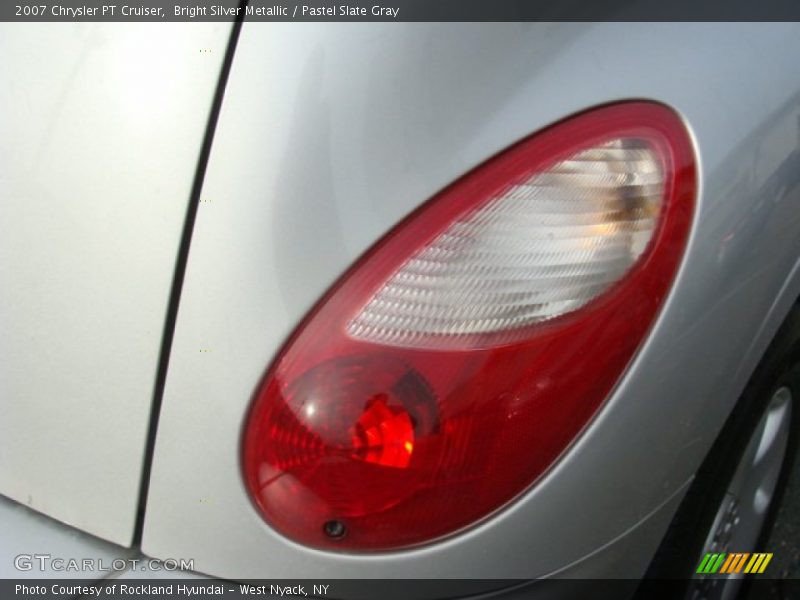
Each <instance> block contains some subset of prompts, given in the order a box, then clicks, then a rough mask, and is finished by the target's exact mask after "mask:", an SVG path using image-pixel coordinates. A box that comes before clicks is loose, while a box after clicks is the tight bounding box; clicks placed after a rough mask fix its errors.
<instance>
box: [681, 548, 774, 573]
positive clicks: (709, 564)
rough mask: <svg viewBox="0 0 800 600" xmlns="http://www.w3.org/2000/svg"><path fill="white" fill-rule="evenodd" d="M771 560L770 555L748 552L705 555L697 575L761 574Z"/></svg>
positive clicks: (710, 553)
mask: <svg viewBox="0 0 800 600" xmlns="http://www.w3.org/2000/svg"><path fill="white" fill-rule="evenodd" d="M771 560H772V553H771V552H770V553H765V552H756V553H754V554H750V553H748V552H734V553H730V554H728V553H724V552H723V553H712V552H709V553H707V554H706V555H705V556H704V557H703V560H701V561H700V565H699V566H698V567H697V573H699V574H701V575H712V574H714V573H719V574H727V575H730V574H733V573H763V572H764V570H765V569H766V568H767V565H768V564H769V561H771Z"/></svg>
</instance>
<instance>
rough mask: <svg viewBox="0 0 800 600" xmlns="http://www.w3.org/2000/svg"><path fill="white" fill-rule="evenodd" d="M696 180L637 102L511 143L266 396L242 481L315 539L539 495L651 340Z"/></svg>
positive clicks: (327, 541)
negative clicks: (539, 485)
mask: <svg viewBox="0 0 800 600" xmlns="http://www.w3.org/2000/svg"><path fill="white" fill-rule="evenodd" d="M695 187H696V184H695V167H694V158H693V152H692V147H691V143H690V141H689V138H688V135H687V133H686V130H685V128H684V126H683V124H682V123H681V121H680V119H679V118H678V117H677V116H676V115H675V114H674V113H673V112H672V111H671V110H669V109H667V108H665V107H663V106H661V105H658V104H651V103H646V102H630V103H621V104H616V105H613V106H608V107H603V108H598V109H596V110H593V111H590V112H586V113H583V114H581V115H578V116H576V117H573V118H571V119H569V120H566V121H563V122H561V123H559V124H557V125H554V126H552V127H550V128H548V129H546V130H544V131H542V132H540V133H538V134H535V135H533V136H531V137H529V138H527V139H525V140H523V141H522V142H519V143H518V144H516V145H514V146H512V147H510V148H509V149H507V150H505V151H504V152H502V153H501V154H499V155H497V156H496V157H494V158H492V159H491V160H489V161H488V162H486V163H484V164H483V165H480V166H479V167H477V168H476V169H474V170H473V171H472V172H470V173H468V174H467V175H466V176H464V177H463V178H461V179H460V180H458V181H457V182H456V183H454V184H453V185H451V186H450V187H448V188H447V189H445V190H444V191H443V192H441V193H440V194H438V195H437V196H435V197H434V198H433V199H431V200H430V201H429V202H427V203H426V204H424V205H423V206H422V207H421V208H420V209H418V210H417V211H415V212H414V213H412V214H411V215H410V216H409V217H407V218H406V219H405V220H404V221H403V222H402V223H400V224H399V225H398V226H397V227H395V228H394V229H393V230H392V231H391V232H390V233H389V234H387V235H386V236H385V237H384V238H383V239H382V240H381V241H380V242H378V243H377V244H376V245H375V246H374V247H373V248H372V249H371V250H369V251H368V252H367V253H366V254H365V255H364V256H363V257H362V258H361V259H360V260H359V261H358V262H357V263H356V264H355V265H354V266H353V267H352V268H351V269H350V270H349V271H348V272H347V273H346V274H345V275H344V276H343V277H342V278H341V279H340V280H339V282H338V283H337V284H336V285H335V286H334V287H333V288H332V289H331V290H330V291H329V292H328V294H327V295H326V296H325V297H324V298H323V299H322V300H321V301H320V302H319V303H318V304H317V306H316V307H315V308H314V309H313V311H312V312H311V313H310V314H309V315H308V317H307V318H306V319H305V321H304V322H303V323H302V324H301V325H300V327H299V328H298V329H297V330H296V331H295V333H294V334H293V336H292V337H291V338H290V340H289V341H288V343H287V344H286V345H285V347H284V348H283V350H282V351H281V353H280V354H279V356H278V358H277V359H276V360H275V362H274V363H273V364H272V366H271V367H270V369H269V370H268V372H267V374H266V376H265V378H264V380H263V382H262V383H261V385H260V387H259V388H258V390H257V393H256V396H255V399H254V402H253V406H252V408H251V410H250V413H249V415H248V417H247V422H246V426H245V432H244V441H243V452H244V475H245V479H246V483H247V487H248V489H249V491H250V493H251V495H252V497H253V499H254V501H255V503H256V506H257V507H258V509H259V510H260V512H261V513H262V515H263V516H264V518H265V519H266V520H267V522H268V523H270V524H271V525H272V526H273V527H274V528H275V529H276V530H278V531H279V532H281V533H282V534H284V535H286V536H287V537H289V538H291V539H293V540H296V541H298V542H300V543H303V544H308V545H310V546H316V547H320V548H335V549H344V550H348V551H370V550H386V549H396V548H402V547H407V546H411V545H415V544H420V543H424V542H428V541H431V540H434V539H436V538H440V537H442V536H445V535H448V534H452V533H454V532H457V531H459V530H461V529H463V528H465V527H468V526H470V525H472V524H474V523H476V522H478V521H480V520H481V519H484V518H485V517H487V516H488V515H490V514H491V513H493V512H495V511H497V510H498V509H500V508H502V507H503V506H505V505H507V504H508V503H509V502H510V501H512V500H513V499H514V498H516V497H517V496H519V495H520V494H521V493H522V492H524V491H525V490H527V489H528V488H530V487H531V485H532V484H533V483H534V482H535V481H536V480H537V478H538V477H539V476H541V475H542V473H543V472H544V471H545V470H546V469H547V468H548V467H549V466H550V465H552V464H553V462H554V461H555V460H556V459H557V458H558V457H559V455H560V454H561V453H562V452H564V450H565V449H566V448H567V446H568V445H569V444H570V443H571V442H572V441H573V440H574V439H575V438H576V436H577V435H578V434H579V433H580V432H581V430H582V429H583V428H584V427H585V426H586V424H587V422H588V421H589V419H590V418H591V417H592V415H593V414H594V413H595V412H596V411H597V409H598V407H599V406H600V405H601V404H602V402H603V400H604V399H605V398H606V397H607V396H608V395H609V393H610V391H611V389H612V388H613V387H614V385H615V383H616V382H617V381H618V380H619V378H620V376H621V375H622V373H623V372H624V370H625V368H626V366H627V365H628V363H629V362H630V360H631V358H632V357H633V355H634V353H635V352H636V349H637V348H638V347H639V345H640V344H641V342H642V340H643V339H644V337H645V335H646V334H647V331H648V330H649V328H650V326H651V324H652V323H653V320H654V319H655V316H656V314H657V312H658V309H659V307H660V305H661V304H662V301H663V299H664V297H665V296H666V294H667V292H668V290H669V287H670V284H671V282H672V280H673V278H674V276H675V272H676V271H677V268H678V265H679V262H680V258H681V256H682V254H683V250H684V248H685V245H686V240H687V238H688V234H689V228H690V225H691V216H692V213H693V207H694V196H695Z"/></svg>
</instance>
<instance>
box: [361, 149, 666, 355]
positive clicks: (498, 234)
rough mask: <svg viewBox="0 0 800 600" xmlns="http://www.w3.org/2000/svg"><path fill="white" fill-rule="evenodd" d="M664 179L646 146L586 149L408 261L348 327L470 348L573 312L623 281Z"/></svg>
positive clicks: (385, 339) (403, 340)
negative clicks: (473, 341)
mask: <svg viewBox="0 0 800 600" xmlns="http://www.w3.org/2000/svg"><path fill="white" fill-rule="evenodd" d="M663 188H664V175H663V172H662V169H661V165H660V162H659V159H658V157H657V155H656V153H655V152H654V151H653V150H652V149H650V148H649V147H648V146H647V144H646V143H645V142H643V141H641V140H637V139H630V138H625V139H616V140H613V141H611V142H608V143H605V144H603V145H601V146H597V147H592V148H588V149H586V150H583V151H581V152H579V153H577V154H575V155H574V156H572V157H570V158H569V159H567V160H563V161H561V162H558V163H556V164H555V165H553V166H552V167H551V168H549V169H548V170H546V171H544V172H537V173H536V174H535V175H533V176H531V177H529V178H527V179H525V180H522V181H518V182H515V183H514V184H512V185H510V186H508V187H507V188H506V189H505V190H504V191H503V192H502V193H501V194H498V195H496V196H495V197H493V198H492V199H490V200H489V201H488V202H486V203H485V204H484V205H482V206H481V207H479V208H477V209H475V210H473V211H471V212H468V213H466V214H464V215H463V216H462V217H461V218H459V219H457V220H456V221H455V222H453V223H452V224H451V225H450V226H449V227H447V229H446V230H445V231H444V232H442V233H441V234H439V235H438V236H437V237H436V238H435V239H434V240H433V241H432V242H431V243H430V244H428V245H427V246H426V247H425V248H423V249H422V250H420V251H419V252H417V253H416V254H415V255H414V256H412V257H411V258H410V259H409V260H408V261H406V262H405V263H404V264H403V265H402V266H401V267H400V268H399V269H398V270H397V271H396V272H395V273H394V274H393V275H392V276H391V277H390V278H389V280H388V281H387V282H386V283H385V284H384V285H383V286H382V287H381V288H380V289H379V290H378V291H377V292H376V293H375V294H374V296H373V297H372V298H371V299H370V301H369V302H368V303H367V304H366V306H364V308H363V309H362V310H361V311H360V312H359V313H358V315H357V316H356V317H355V318H354V319H353V320H352V321H350V322H349V323H348V326H347V331H348V333H349V335H350V336H352V337H354V338H356V339H362V340H366V341H370V342H376V343H381V344H386V345H393V346H412V347H425V348H438V347H442V348H445V347H452V346H453V344H454V343H455V344H459V345H463V344H464V341H465V338H468V337H469V336H476V335H480V334H498V333H501V332H506V333H507V336H500V338H497V337H495V336H493V344H496V343H503V342H505V341H511V340H513V339H514V332H515V331H518V330H519V329H520V328H523V327H525V326H528V325H532V324H535V323H538V322H542V321H547V320H549V319H553V318H554V317H558V316H560V315H564V314H566V313H569V312H571V311H574V310H576V309H578V308H580V307H581V306H583V305H585V304H586V303H587V302H589V301H590V300H592V299H593V298H596V297H597V296H598V295H600V294H601V293H602V292H603V291H604V290H606V289H607V288H608V287H609V286H611V285H612V284H613V283H614V282H616V281H618V280H619V279H621V278H622V277H623V275H624V274H625V273H626V272H627V271H628V269H630V267H631V266H632V265H633V264H634V263H635V262H636V260H637V259H638V258H639V256H640V255H641V254H642V252H643V251H644V250H645V248H646V247H647V244H648V242H649V241H650V239H651V237H652V233H653V231H654V229H655V225H656V221H657V219H658V215H659V213H660V210H661V203H662V196H663V191H664V190H663Z"/></svg>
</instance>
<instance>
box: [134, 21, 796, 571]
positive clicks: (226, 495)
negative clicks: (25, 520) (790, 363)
mask: <svg viewBox="0 0 800 600" xmlns="http://www.w3.org/2000/svg"><path fill="white" fill-rule="evenodd" d="M799 52H800V35H798V28H797V26H796V25H791V24H733V23H731V24H689V23H683V24H667V23H650V24H636V26H631V25H630V24H612V23H608V24H555V25H545V24H541V25H540V24H519V23H515V24H481V25H473V24H468V25H463V24H435V25H420V24H390V25H377V24H375V25H373V24H370V25H364V24H346V25H325V26H318V25H312V24H309V25H298V24H290V25H279V24H274V25H272V24H253V23H251V24H247V23H246V24H245V26H244V28H243V31H242V36H241V39H240V43H239V47H238V50H237V56H236V59H235V61H234V65H233V70H232V73H231V78H230V81H229V86H228V90H227V94H226V99H225V103H224V105H223V109H222V113H221V116H220V121H219V127H218V130H217V136H216V141H215V145H214V148H213V151H212V156H211V160H210V164H209V169H208V174H207V178H206V181H205V185H204V194H206V195H208V196H209V197H213V198H214V199H215V202H214V203H211V204H208V205H201V207H200V211H199V214H198V219H197V223H196V228H195V232H194V238H193V242H192V249H191V254H190V257H189V264H188V270H187V277H186V282H185V286H184V290H183V298H182V304H181V308H180V314H179V317H178V323H177V329H176V337H175V344H174V346H173V355H172V359H171V364H170V372H169V375H168V381H167V388H166V395H165V398H164V406H163V410H162V415H161V422H160V427H159V431H158V439H157V445H156V456H155V463H154V470H153V476H152V481H151V488H150V497H149V504H148V513H147V517H146V522H145V531H144V541H143V544H144V551H145V552H146V553H148V554H152V555H156V556H170V555H182V554H185V553H187V552H189V553H191V554H192V556H193V557H194V558H195V559H196V567H197V568H198V569H199V570H201V571H204V572H207V573H210V574H212V575H215V576H220V577H229V578H237V577H298V576H309V574H313V576H315V577H322V578H324V577H488V578H499V577H512V578H514V577H533V576H539V575H545V574H547V573H551V572H554V571H558V570H559V569H561V568H562V567H564V566H566V565H569V564H573V563H575V562H576V561H579V560H580V559H581V558H582V557H585V556H586V555H589V554H591V553H592V552H595V551H596V550H597V549H598V548H600V547H603V546H604V545H606V544H608V543H609V542H610V541H612V540H615V539H620V536H624V535H625V534H626V532H627V531H629V529H630V528H631V527H632V526H633V525H634V524H636V523H638V522H640V521H641V519H642V518H643V517H644V516H645V515H647V514H650V513H651V511H653V510H654V509H655V508H656V507H658V506H661V505H662V503H663V502H664V501H665V500H666V499H667V498H669V497H670V496H671V495H672V494H673V493H676V492H678V491H679V490H680V489H681V487H682V486H683V485H684V484H685V483H686V482H687V481H688V480H689V479H690V478H691V477H692V475H693V473H694V471H695V469H696V468H697V466H698V465H699V463H700V461H701V460H702V458H703V457H704V455H705V453H706V452H707V450H708V448H709V447H710V445H711V442H712V440H713V439H714V437H715V435H716V434H717V432H718V430H719V429H720V427H721V425H722V423H723V421H724V420H725V417H726V414H727V412H728V411H729V410H730V408H731V406H732V405H733V403H734V402H735V399H736V398H737V397H738V395H739V393H740V391H741V390H742V388H743V386H744V383H745V382H746V380H747V378H748V377H749V373H750V372H751V371H752V368H753V367H754V365H755V363H756V362H757V360H758V358H759V356H760V354H761V353H762V352H763V350H764V348H765V347H766V344H767V342H768V341H769V339H770V337H771V335H772V333H774V331H775V329H776V327H777V325H778V323H779V322H780V321H781V320H782V318H783V316H784V315H785V314H786V311H787V310H788V307H789V306H790V304H791V302H792V301H793V299H794V298H796V297H797V295H798V294H800V278H797V277H795V278H794V279H792V280H787V277H788V274H789V273H790V272H792V268H793V267H794V264H795V261H796V260H797V256H798V255H799V254H800V235H799V232H800V210H798V206H800V188H798V186H797V182H796V179H792V178H791V177H792V176H791V169H788V167H787V166H786V165H789V164H793V163H792V161H793V160H795V158H793V157H796V156H797V152H798V140H797V137H796V136H795V127H796V123H797V118H798V115H800V74H798V71H797V69H796V68H795V65H794V62H795V58H794V57H795V56H797V54H798V53H799ZM629 98H646V99H655V100H658V101H661V102H664V103H666V104H668V105H671V106H673V107H675V108H676V109H677V110H678V111H679V112H680V113H681V115H682V116H683V117H684V118H685V119H686V121H687V123H688V124H689V126H690V127H691V128H692V132H693V134H694V136H695V138H696V142H697V149H698V152H699V159H700V174H701V187H702V190H701V194H700V198H699V203H698V213H697V223H696V225H697V227H696V230H695V232H694V234H693V237H692V240H691V242H690V246H689V250H688V254H687V257H686V260H685V264H684V266H683V268H682V271H681V273H680V275H679V279H678V282H677V285H676V287H675V289H674V290H673V293H672V295H671V297H670V298H669V299H668V301H667V303H666V305H665V308H664V310H663V312H662V314H661V317H660V319H659V322H658V323H657V324H656V326H655V328H654V331H653V333H652V335H651V338H650V339H649V340H648V342H647V343H646V345H645V346H644V348H643V349H642V351H641V353H640V354H639V356H638V357H637V358H636V360H635V361H634V364H633V365H632V368H631V369H630V371H629V373H628V375H627V376H626V377H625V378H624V380H623V381H622V382H621V384H620V385H619V387H618V389H617V390H616V392H615V394H614V395H613V397H612V399H611V400H610V401H609V402H608V403H607V405H606V406H605V408H604V410H603V411H602V412H601V413H600V414H599V415H598V417H597V418H596V419H595V421H594V422H593V423H592V425H591V426H590V427H589V429H588V430H587V432H586V433H585V435H584V436H583V437H582V438H581V439H580V440H579V441H578V443H576V444H575V445H574V446H573V447H572V449H571V450H570V451H569V453H568V454H567V455H566V456H565V457H564V458H563V460H561V461H560V463H559V464H557V465H556V467H555V468H554V469H552V470H551V472H550V473H549V475H548V476H546V477H545V478H544V479H543V481H542V482H541V483H540V484H539V485H538V486H536V487H535V488H534V489H532V490H531V491H530V492H529V493H527V494H526V495H525V496H524V497H522V498H521V499H520V500H519V501H517V502H516V503H514V505H513V506H511V507H509V508H508V509H506V510H504V511H502V512H501V513H500V514H498V515H497V516H496V517H495V518H493V519H490V520H488V521H486V522H485V523H482V524H481V525H480V526H478V527H475V528H473V529H471V530H469V531H466V532H464V533H462V534H460V535H458V536H456V537H452V538H450V539H447V540H444V541H442V542H439V543H436V544H433V545H429V546H427V547H422V548H417V549H412V550H406V551H402V552H397V553H394V554H382V555H371V556H363V555H346V554H335V553H329V552H321V551H311V550H308V549H305V548H302V547H300V546H298V545H296V544H293V543H291V542H289V541H287V540H286V539H284V538H283V537H281V536H280V535H278V534H277V533H275V532H274V531H272V530H271V529H270V528H269V527H268V526H267V525H266V524H265V523H264V522H263V521H262V520H261V518H260V517H259V515H258V514H257V513H256V511H255V510H254V509H253V507H252V505H251V503H250V501H249V499H248V497H247V494H246V492H245V490H244V487H243V485H242V479H241V474H240V470H239V434H240V431H241V426H242V421H243V419H244V417H245V412H246V410H247V407H248V404H249V401H250V397H251V394H252V393H253V390H254V387H255V386H256V384H257V382H258V381H259V379H260V377H261V376H262V374H263V372H264V370H265V368H266V367H267V365H268V363H269V362H270V360H271V359H272V358H273V357H274V355H275V352H276V351H277V350H278V349H279V348H280V346H281V344H282V343H283V342H284V340H285V339H286V337H287V335H288V334H289V333H290V332H291V331H292V329H293V328H294V327H295V326H296V325H297V323H298V321H299V320H300V319H301V318H302V316H303V315H304V314H305V312H306V311H307V310H308V309H309V308H310V307H311V306H312V305H313V303H314V302H315V301H316V300H317V299H318V298H319V297H320V295H321V294H322V293H323V292H324V290H325V289H326V288H327V287H328V286H329V285H330V284H331V283H332V282H333V281H335V280H336V278H337V277H338V276H339V275H340V274H341V273H342V272H343V270H344V269H346V268H347V267H348V266H349V265H350V264H351V263H352V261H353V260H354V259H356V258H357V257H358V256H359V255H360V253H362V252H363V251H364V250H365V249H366V248H367V247H368V246H369V245H370V244H371V243H373V242H374V241H375V240H376V239H377V238H378V237H380V236H381V235H382V234H383V233H384V232H385V231H386V230H387V229H388V228H390V227H391V226H393V225H394V224H395V223H396V222H397V221H398V220H399V219H400V218H401V217H403V216H404V215H405V214H407V213H408V212H409V211H411V210H412V209H414V208H415V207H416V206H418V205H419V204H420V203H421V202H422V201H424V200H425V199H427V198H429V197H430V196H431V195H433V194H434V193H435V192H437V191H439V190H440V189H441V188H442V187H444V186H445V185H447V184H449V183H450V182H451V181H453V180H454V179H455V178H457V177H458V176H460V175H462V174H463V173H464V172H466V171H467V170H469V169H470V168H472V167H473V166H475V165H477V164H479V163H481V162H482V161H483V160H485V159H486V158H487V157H489V156H491V155H493V154H494V153H496V152H497V151H499V150H501V149H503V148H504V147H507V146H508V145H509V144H511V143H513V142H514V141H516V140H518V139H520V138H521V137H523V136H525V135H528V134H529V133H531V132H534V131H536V130H538V129H541V128H542V127H545V126H547V125H548V124H551V123H553V122H554V121H556V120H559V119H561V118H563V117H565V116H567V115H569V114H571V113H574V112H576V111H581V110H584V109H585V108H587V107H590V106H594V105H597V104H601V103H605V102H611V101H616V100H621V99H629ZM787 132H788V133H787ZM781 290H783V295H781V296H780V297H778V294H779V292H780V291H781ZM776 298H777V299H776ZM756 334H759V335H758V337H757V338H756V337H755V336H756ZM206 347H207V348H212V349H213V352H210V353H200V352H198V348H206ZM732 375H733V376H732ZM667 522H668V519H663V520H662V526H661V527H658V528H654V529H653V530H652V531H651V535H652V539H651V540H650V541H651V542H653V541H655V542H657V541H658V538H659V536H660V535H661V534H662V533H663V530H664V529H663V528H664V527H665V526H666V523H667ZM651 547H654V546H653V545H652V544H651ZM643 568H644V567H643V566H642V565H641V564H638V563H637V566H633V567H631V571H630V572H629V573H627V575H629V576H637V575H639V574H640V573H641V569H643Z"/></svg>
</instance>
